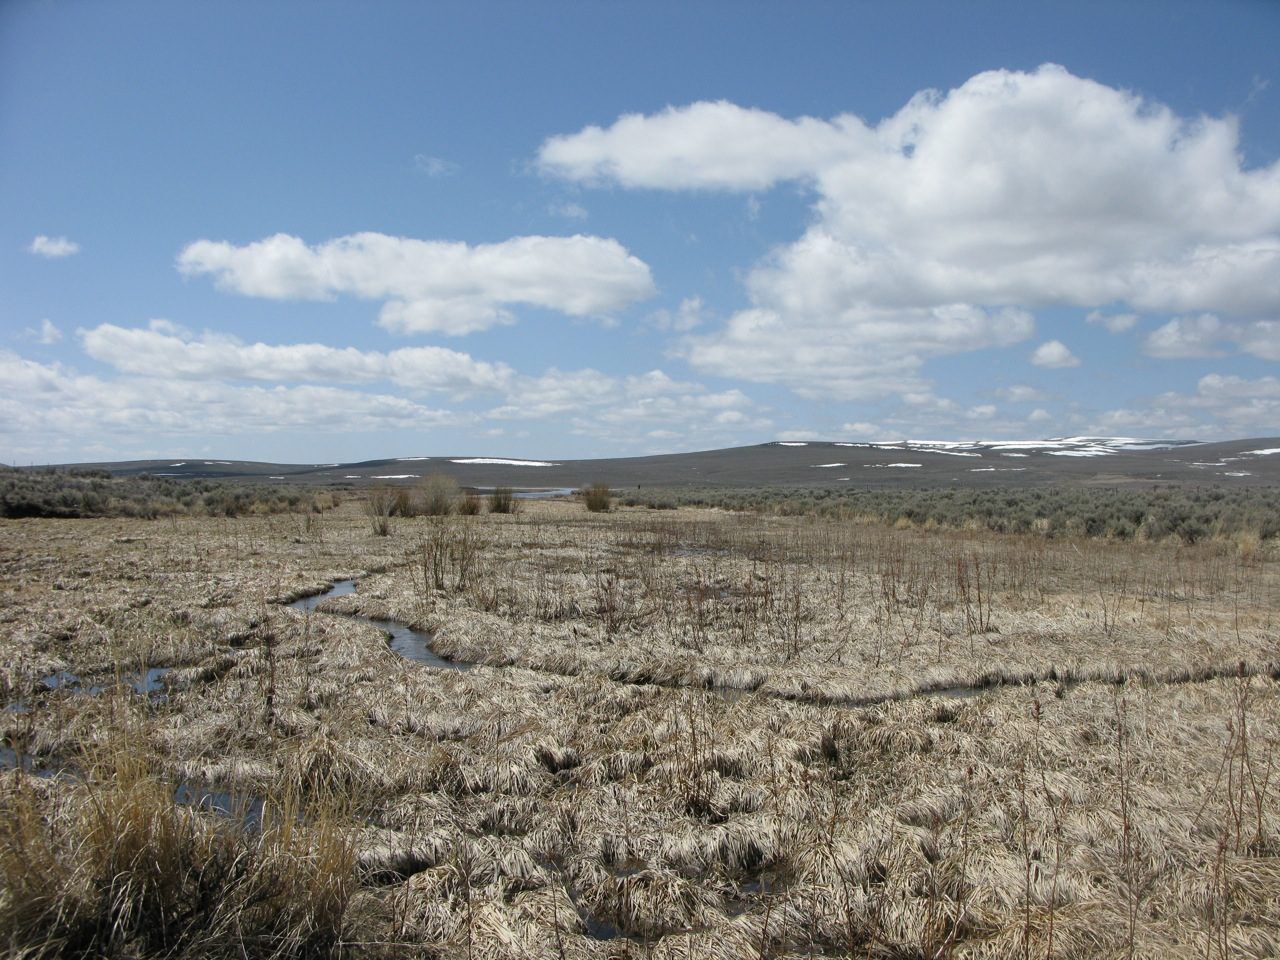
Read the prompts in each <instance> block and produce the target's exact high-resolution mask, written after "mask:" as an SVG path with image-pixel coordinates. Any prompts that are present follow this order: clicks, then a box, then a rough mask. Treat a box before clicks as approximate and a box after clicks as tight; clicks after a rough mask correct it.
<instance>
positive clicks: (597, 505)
mask: <svg viewBox="0 0 1280 960" xmlns="http://www.w3.org/2000/svg"><path fill="white" fill-rule="evenodd" d="M581 493H582V502H583V504H585V505H586V508H587V509H588V510H590V511H591V512H592V513H608V512H609V508H610V507H611V506H612V505H613V491H612V490H610V489H609V485H608V484H607V483H593V484H591V485H590V486H586V487H583V488H582V491H581Z"/></svg>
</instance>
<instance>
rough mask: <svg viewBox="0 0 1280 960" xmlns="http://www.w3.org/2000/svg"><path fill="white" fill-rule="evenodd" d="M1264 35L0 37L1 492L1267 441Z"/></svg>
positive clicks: (775, 31)
mask: <svg viewBox="0 0 1280 960" xmlns="http://www.w3.org/2000/svg"><path fill="white" fill-rule="evenodd" d="M1278 46H1280V4H1275V3H1270V2H1223V3H1215V4H1205V3H1200V2H1195V3H1176V2H1163V3H1159V4H1138V3H1132V4H1123V3H1120V4H1117V3H1107V4H1101V3H1088V2H1081V3H1073V4H1040V3H1025V2H1023V3H1010V4H1004V3H967V4H955V3H951V2H940V3H892V4H891V3H883V4H871V3H867V4H847V3H798V4H752V3H736V2H735V3H700V4H684V3H682V4H661V3H643V4H641V3H608V4H601V3H547V4H526V3H487V4H486V3H467V4H462V3H458V4H450V3H436V4H419V3H399V4H398V3H379V4H356V3H329V2H309V3H289V2H283V0H282V2H273V3H267V4H260V3H219V4H187V3H170V2H163V3H162V2H153V3H150V2H149V3H139V2H118V3H110V4H104V3H91V2H87V0H82V2H49V0H41V2H28V0H10V2H8V3H6V4H4V5H2V6H0V209H2V210H3V211H4V216H3V218H0V461H5V462H10V463H14V462H16V463H29V462H46V461H70V460H95V459H118V458H133V457H150V456H158V457H167V456H188V455H189V456H197V455H205V456H217V457H220V458H237V459H239V458H244V459H265V460H274V461H289V462H328V461H337V460H355V459H361V458H370V457H378V456H404V455H432V454H437V453H439V454H445V453H449V454H477V455H483V454H497V455H506V456H537V457H557V458H559V457H591V456H617V455H628V454H644V453H651V452H667V451H675V450H688V449H700V448H709V447H718V446H728V445H736V444H742V443H755V442H760V441H763V440H770V439H797V438H807V439H811V438H820V439H837V440H851V439H894V438H908V437H909V438H916V439H931V438H932V439H938V438H948V439H978V438H986V437H1018V438H1028V437H1048V436H1069V435H1080V434H1101V435H1120V436H1176V437H1199V438H1206V439H1208V438H1218V437H1222V438H1225V437H1235V436H1258V435H1274V434H1276V433H1280V369H1278V366H1280V89H1278V88H1277V87H1276V85H1275V81H1276V80H1277V76H1276V74H1277V72H1278V71H1277V64H1278V63H1280V60H1278V58H1277V57H1276V54H1275V50H1276V49H1277V47H1278Z"/></svg>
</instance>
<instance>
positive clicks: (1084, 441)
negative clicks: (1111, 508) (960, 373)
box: [772, 437, 1280, 457]
mask: <svg viewBox="0 0 1280 960" xmlns="http://www.w3.org/2000/svg"><path fill="white" fill-rule="evenodd" d="M1196 442H1197V441H1193V440H1151V439H1142V438H1139V437H1053V438H1050V439H1048V440H876V441H873V442H869V443H852V442H838V443H833V444H831V446H836V447H861V448H862V449H865V450H899V451H904V452H911V453H942V454H947V455H949V456H958V457H981V456H982V455H983V454H985V453H998V454H1002V455H1004V456H1027V455H1028V454H1033V453H1043V454H1048V455H1050V456H1055V457H1106V456H1111V455H1113V454H1116V453H1120V452H1123V451H1139V450H1167V449H1171V448H1173V447H1183V446H1192V445H1194V444H1195V443H1196ZM772 445H773V446H778V447H797V446H808V444H805V443H797V442H795V441H786V440H778V441H775V442H774V443H773V444H772ZM1252 452H1254V453H1257V454H1266V453H1276V452H1280V450H1257V451H1252Z"/></svg>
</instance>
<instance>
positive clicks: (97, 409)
mask: <svg viewBox="0 0 1280 960" xmlns="http://www.w3.org/2000/svg"><path fill="white" fill-rule="evenodd" d="M466 419H467V418H466V417H465V416H460V415H458V414H454V413H450V412H448V411H443V410H432V409H429V408H427V407H424V406H422V405H421V404H418V403H415V402H413V401H411V400H407V399H404V398H403V397H396V396H389V395H385V394H369V393H363V392H359V391H356V390H344V389H339V388H334V387H321V386H299V387H282V386H275V387H263V386H233V385H229V384H226V383H220V382H198V381H197V382H192V381H190V380H177V379H171V378H168V377H164V376H155V377H121V378H115V379H112V380H105V379H102V378H100V377H95V376H86V375H82V374H78V373H76V372H74V371H72V370H69V369H67V368H66V367H63V366H62V365H60V364H42V363H37V362H35V361H32V360H27V359H24V358H23V357H20V356H19V355H17V354H15V353H13V352H11V351H7V350H0V433H3V434H5V435H7V437H8V438H9V442H10V443H11V444H15V445H16V443H17V442H18V441H23V440H25V442H27V443H28V444H30V445H31V446H32V447H34V448H37V449H49V448H51V447H55V448H56V447H58V446H59V444H60V442H61V443H75V444H79V443H82V442H83V440H84V438H85V437H90V436H94V437H99V438H108V437H117V438H120V440H121V442H123V443H128V444H133V443H135V442H136V440H137V438H138V437H140V436H172V437H176V438H179V439H185V438H188V437H190V435H191V430H192V425H193V424H199V426H200V429H201V431H202V432H204V433H209V434H219V435H235V434H258V433H274V432H279V431H285V430H316V431H321V430H324V431H339V432H341V431H356V430H385V429H392V428H403V427H417V428H428V427H434V426H445V425H448V426H456V425H458V424H459V423H462V422H465V421H466Z"/></svg>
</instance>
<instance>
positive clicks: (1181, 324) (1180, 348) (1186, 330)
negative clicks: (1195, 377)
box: [1142, 313, 1224, 360]
mask: <svg viewBox="0 0 1280 960" xmlns="http://www.w3.org/2000/svg"><path fill="white" fill-rule="evenodd" d="M1223 332H1224V331H1223V327H1222V321H1221V320H1219V319H1218V318H1217V317H1215V316H1213V314H1209V313H1205V314H1201V315H1200V316H1198V317H1175V318H1174V319H1173V320H1170V321H1169V322H1168V323H1166V324H1165V325H1164V326H1162V327H1160V328H1158V329H1156V330H1153V331H1152V332H1151V333H1149V334H1147V338H1146V340H1145V341H1144V342H1143V345H1142V349H1143V352H1145V353H1146V354H1147V355H1148V356H1151V357H1160V358H1162V359H1165V360H1175V359H1187V358H1191V357H1219V356H1222V351H1221V350H1219V349H1217V347H1215V346H1214V344H1215V343H1216V342H1217V341H1218V340H1219V339H1221V338H1222V335H1223Z"/></svg>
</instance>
